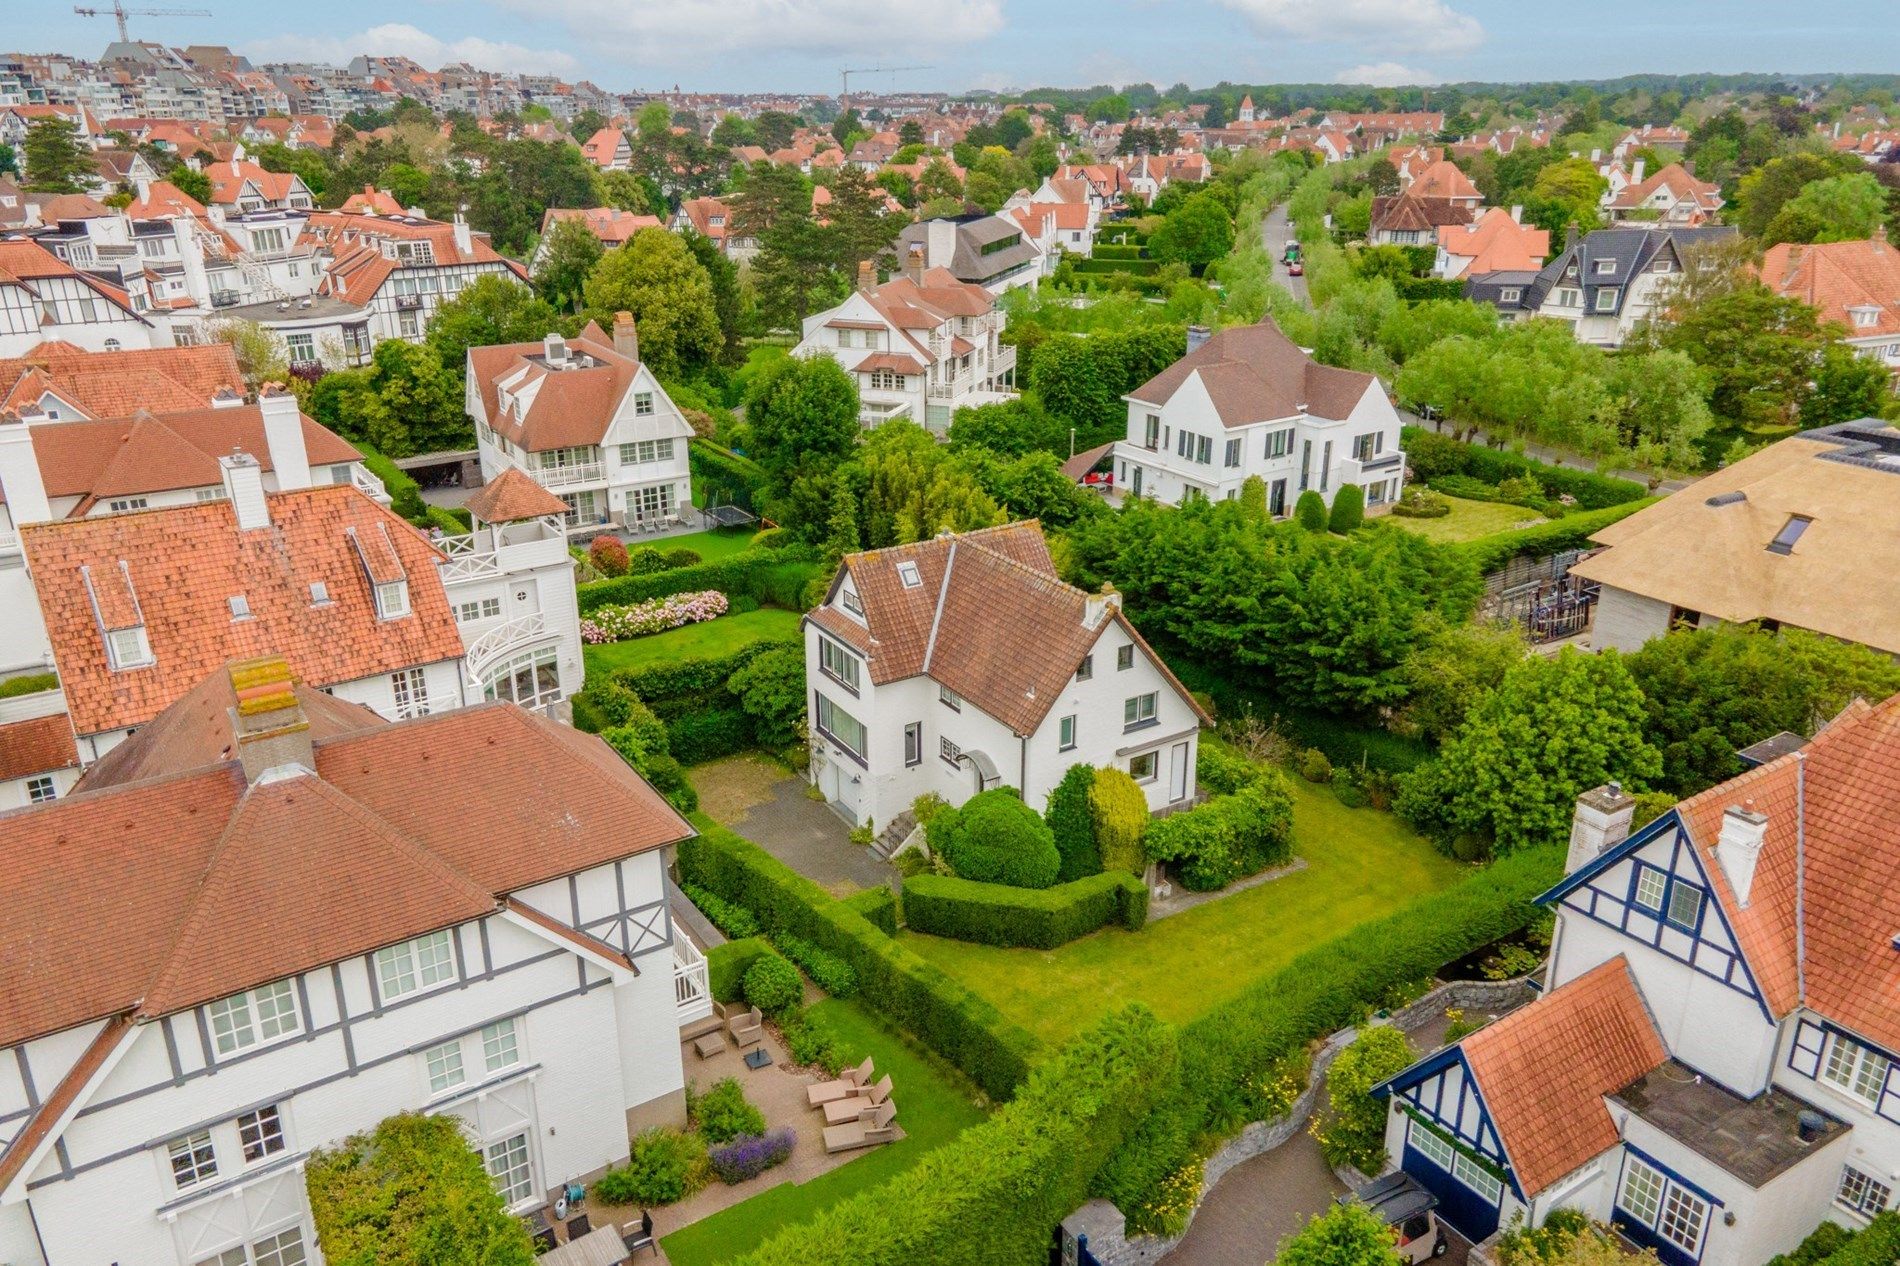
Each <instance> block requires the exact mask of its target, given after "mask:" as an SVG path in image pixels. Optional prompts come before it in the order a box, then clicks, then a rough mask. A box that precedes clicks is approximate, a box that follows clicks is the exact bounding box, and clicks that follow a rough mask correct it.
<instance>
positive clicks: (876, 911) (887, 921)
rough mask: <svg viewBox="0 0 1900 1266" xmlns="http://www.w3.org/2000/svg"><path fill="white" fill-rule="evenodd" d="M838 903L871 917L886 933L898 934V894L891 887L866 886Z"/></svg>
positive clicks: (878, 927)
mask: <svg viewBox="0 0 1900 1266" xmlns="http://www.w3.org/2000/svg"><path fill="white" fill-rule="evenodd" d="M838 904H839V905H841V906H843V907H844V908H845V909H847V910H855V911H856V912H857V913H859V914H861V915H863V916H864V917H865V918H867V919H869V920H870V921H871V922H872V923H873V924H875V925H876V927H877V929H878V931H880V932H882V933H884V935H886V936H896V935H897V894H896V893H894V892H892V891H891V890H890V889H889V888H887V887H884V886H882V885H879V886H878V887H876V888H866V889H864V890H862V891H860V892H854V893H852V894H851V895H850V896H848V897H846V898H844V899H843V900H841V901H840V902H839V903H838Z"/></svg>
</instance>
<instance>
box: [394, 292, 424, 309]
mask: <svg viewBox="0 0 1900 1266" xmlns="http://www.w3.org/2000/svg"><path fill="white" fill-rule="evenodd" d="M421 306H422V296H421V295H397V296H396V310H397V311H398V312H413V311H414V310H415V309H417V308H420V307H421Z"/></svg>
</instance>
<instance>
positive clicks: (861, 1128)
mask: <svg viewBox="0 0 1900 1266" xmlns="http://www.w3.org/2000/svg"><path fill="white" fill-rule="evenodd" d="M896 1137H897V1105H896V1104H894V1103H892V1102H891V1101H890V1100H889V1099H886V1100H885V1101H884V1102H883V1103H881V1104H879V1105H878V1108H877V1111H876V1112H875V1113H874V1114H873V1115H872V1117H871V1119H870V1120H869V1121H849V1122H846V1123H845V1124H844V1125H833V1126H827V1127H826V1128H825V1151H826V1152H827V1153H831V1152H849V1151H853V1150H855V1149H857V1148H860V1147H876V1146H877V1145H878V1144H879V1143H888V1142H890V1141H891V1140H892V1139H894V1138H896Z"/></svg>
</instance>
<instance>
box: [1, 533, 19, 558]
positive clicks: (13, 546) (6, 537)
mask: <svg viewBox="0 0 1900 1266" xmlns="http://www.w3.org/2000/svg"><path fill="white" fill-rule="evenodd" d="M19 548H20V534H19V533H18V532H16V531H14V530H13V529H12V528H0V554H12V553H16V552H18V550H19Z"/></svg>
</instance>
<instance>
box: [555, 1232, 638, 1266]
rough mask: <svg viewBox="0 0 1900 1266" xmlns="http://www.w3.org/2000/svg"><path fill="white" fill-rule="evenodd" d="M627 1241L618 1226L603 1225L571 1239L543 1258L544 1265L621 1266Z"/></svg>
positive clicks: (624, 1259) (624, 1258) (624, 1257)
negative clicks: (621, 1236) (575, 1238)
mask: <svg viewBox="0 0 1900 1266" xmlns="http://www.w3.org/2000/svg"><path fill="white" fill-rule="evenodd" d="M626 1260H627V1243H626V1241H625V1240H623V1239H621V1238H620V1231H619V1229H618V1228H617V1227H611V1226H603V1227H600V1228H598V1229H597V1230H593V1231H589V1232H588V1233H587V1234H586V1235H584V1236H582V1237H581V1238H580V1239H578V1240H569V1241H568V1242H567V1243H565V1244H563V1245H561V1246H560V1247H559V1248H557V1249H555V1250H554V1251H553V1252H551V1253H549V1254H547V1255H546V1256H545V1257H543V1258H542V1259H541V1262H542V1266H621V1264H622V1263H623V1262H625V1261H626Z"/></svg>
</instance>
